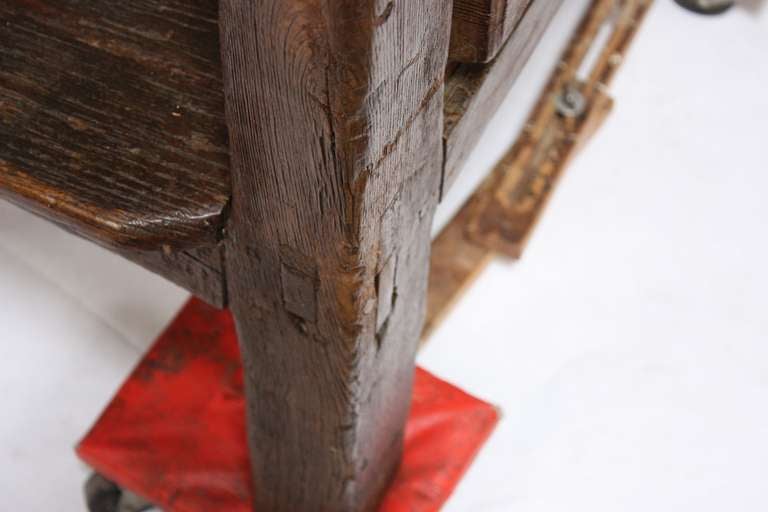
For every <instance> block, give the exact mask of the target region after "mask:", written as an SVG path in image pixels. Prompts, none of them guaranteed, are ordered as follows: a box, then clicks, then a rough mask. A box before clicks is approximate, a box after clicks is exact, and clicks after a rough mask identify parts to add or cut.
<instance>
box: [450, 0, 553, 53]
mask: <svg viewBox="0 0 768 512" xmlns="http://www.w3.org/2000/svg"><path fill="white" fill-rule="evenodd" d="M535 1H546V0H455V1H454V2H453V27H452V28H451V49H450V58H451V60H455V61H459V62H488V61H490V60H491V59H493V58H494V57H495V56H496V54H497V53H498V51H499V50H500V49H501V47H502V46H503V45H504V43H505V42H506V41H507V39H508V38H509V36H510V34H511V33H512V31H513V30H514V29H515V27H516V26H517V23H518V22H519V21H520V18H521V17H522V16H523V13H525V10H526V9H527V8H528V6H529V5H530V4H531V3H532V2H535Z"/></svg>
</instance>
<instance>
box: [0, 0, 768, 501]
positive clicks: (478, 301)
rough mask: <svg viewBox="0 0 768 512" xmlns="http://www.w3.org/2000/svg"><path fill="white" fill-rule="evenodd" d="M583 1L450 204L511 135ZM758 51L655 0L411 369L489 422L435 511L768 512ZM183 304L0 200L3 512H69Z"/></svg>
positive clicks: (766, 61)
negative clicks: (595, 128) (483, 267)
mask: <svg viewBox="0 0 768 512" xmlns="http://www.w3.org/2000/svg"><path fill="white" fill-rule="evenodd" d="M580 5H583V0H566V6H565V9H566V11H563V12H562V13H561V15H560V17H559V19H558V21H556V23H555V25H553V28H552V30H550V31H549V34H548V36H547V41H548V42H547V43H546V44H545V46H544V47H543V48H542V50H541V52H540V53H542V54H544V53H547V52H549V54H550V55H538V54H537V56H534V61H533V63H534V65H533V66H532V67H531V68H530V69H529V70H526V74H525V75H524V76H523V77H522V78H521V79H520V82H519V83H518V86H517V87H516V88H515V90H514V91H513V93H512V94H511V95H510V98H509V100H508V101H507V102H506V104H505V106H504V107H503V108H502V110H501V111H500V112H499V114H498V115H497V116H496V118H495V121H494V123H493V125H492V126H491V127H489V129H488V132H487V133H486V135H485V138H484V140H483V141H482V143H481V144H480V146H479V147H478V150H477V151H476V152H475V155H474V156H473V157H472V159H471V161H470V163H469V164H468V168H467V171H466V173H465V175H464V176H463V177H462V178H461V182H460V183H458V184H457V185H456V187H455V188H454V191H461V190H468V189H469V185H470V184H471V183H473V182H476V181H478V180H479V178H480V177H481V176H482V174H483V173H484V172H487V169H488V168H489V166H490V165H491V164H492V163H493V162H494V161H495V159H496V158H497V157H498V156H499V155H500V154H501V153H502V152H503V151H504V148H505V144H506V143H507V142H508V141H509V140H511V139H512V138H513V137H514V135H515V132H516V127H519V124H520V122H521V121H522V119H523V118H524V117H525V115H526V114H527V109H528V106H529V104H530V101H532V99H533V97H534V96H535V84H537V83H540V81H541V80H543V78H544V76H545V75H546V72H547V69H546V68H547V66H544V65H543V64H542V65H537V63H539V62H541V63H544V62H551V59H552V54H555V53H557V49H558V47H559V45H560V44H561V43H560V42H558V38H559V39H560V41H562V40H563V39H564V36H565V34H566V33H567V29H566V28H565V27H566V25H567V23H566V22H567V19H568V16H567V11H568V10H571V11H572V10H579V9H580ZM547 48H549V49H548V50H547ZM766 55H768V14H766V12H765V10H759V9H758V10H756V11H753V12H747V11H744V10H734V11H732V12H730V13H728V14H727V15H725V16H723V17H717V18H703V17H698V16H695V15H692V14H689V13H687V12H684V11H682V10H680V9H679V8H678V7H677V6H675V5H674V4H673V2H672V1H671V0H657V4H656V6H655V7H654V8H653V10H652V11H651V13H650V15H649V19H648V21H647V25H646V27H645V28H644V30H643V31H642V32H641V33H640V35H639V37H638V40H637V42H636V43H635V46H634V48H633V49H632V51H631V52H630V56H629V59H628V61H627V62H626V64H625V65H624V68H623V69H622V70H621V72H620V73H619V76H618V78H617V81H616V83H615V85H614V87H613V89H612V90H613V95H614V97H615V98H616V100H617V104H616V109H615V110H614V112H613V113H612V115H611V117H610V118H609V119H608V121H607V123H606V124H605V125H604V127H603V128H602V130H601V131H600V132H598V136H597V137H596V138H595V139H594V140H593V141H592V142H591V143H590V144H589V145H588V147H587V148H586V150H585V151H584V152H583V153H582V154H581V155H580V156H579V157H578V158H577V160H576V161H575V162H574V164H573V165H572V166H571V168H570V169H569V170H568V172H567V174H566V176H565V178H564V179H563V181H562V184H561V186H560V187H559V188H558V190H557V193H556V195H555V197H554V199H553V201H552V204H551V207H550V208H549V210H548V212H547V214H546V215H545V217H544V219H543V220H542V222H541V223H540V225H539V228H538V230H537V232H536V233H535V235H534V237H533V239H532V241H531V244H530V245H529V247H528V251H527V252H526V254H525V256H524V259H523V260H522V261H521V262H519V263H516V264H506V263H501V262H497V263H494V264H493V265H492V266H491V267H490V269H489V270H488V271H487V272H486V273H485V274H483V276H482V277H481V278H480V279H479V281H478V283H477V285H476V286H475V287H473V288H472V289H471V290H470V292H469V293H468V294H467V296H466V297H465V299H464V300H463V301H462V302H461V303H460V304H459V305H458V307H457V308H456V310H455V312H454V314H453V315H451V316H450V317H449V319H448V320H447V321H446V322H445V324H444V325H443V326H442V327H441V328H440V330H439V331H438V332H437V333H436V335H435V336H434V337H433V338H432V340H431V341H430V343H429V344H428V345H427V347H426V349H425V350H424V352H423V353H422V354H421V356H420V362H421V364H422V365H424V366H425V367H426V368H428V369H430V370H432V371H433V372H435V373H437V374H438V375H440V376H442V377H444V378H447V379H449V380H451V381H453V382H455V383H457V384H459V385H461V386H463V387H464V388H465V389H467V390H468V391H470V392H472V393H474V394H477V395H479V396H481V397H483V398H485V399H487V400H490V401H492V402H494V403H496V404H499V405H500V406H501V407H502V409H503V411H504V419H503V421H502V423H501V425H500V426H499V428H498V430H497V432H496V433H495V434H494V436H493V437H492V439H491V441H490V442H489V444H488V445H487V446H486V448H485V449H484V450H483V451H482V453H481V455H480V457H479V458H478V460H477V463H476V464H475V465H474V466H473V468H472V469H471V471H470V472H469V474H468V475H467V477H466V479H465V480H464V481H463V482H462V484H461V485H460V487H459V489H458V490H457V492H456V494H455V495H454V497H453V498H452V500H451V501H450V503H449V504H448V506H447V507H446V510H447V511H448V512H475V511H483V512H486V511H487V512H506V511H515V512H533V511H553V512H555V511H556V512H562V511H564V510H568V511H572V510H578V511H581V510H583V511H589V512H599V511H605V512H615V511H617V510H621V511H635V510H636V511H638V512H640V511H642V512H647V511H649V510H654V511H667V510H668V511H678V510H697V511H698V512H703V511H713V512H715V511H718V512H719V511H723V510H738V511H740V512H745V511H755V512H757V511H760V512H762V511H765V510H767V509H768V485H766V477H768V410H767V409H768V315H767V313H768V269H766V263H768V229H767V228H768V201H767V200H766V197H767V196H768V163H767V162H768V159H767V158H766V156H767V152H766V149H767V148H768V57H766ZM537 69H538V70H537ZM460 196H461V194H460V193H459V192H454V193H452V195H451V197H450V198H448V200H447V201H446V205H445V206H443V207H442V209H441V212H440V215H439V218H438V223H439V222H444V221H445V220H447V218H448V216H449V214H450V211H451V210H452V208H455V205H456V204H458V203H459V202H460V199H461V197H460ZM451 205H453V206H451ZM185 299H186V295H185V293H184V292H183V291H182V290H180V289H178V288H176V287H174V286H173V285H170V284H168V283H166V282H164V281H162V280H161V279H160V278H157V277H156V276H153V275H151V274H149V273H147V272H145V271H143V270H141V269H139V268H137V267H135V266H133V265H132V264H130V263H127V262H125V261H123V260H121V259H120V258H118V257H116V256H112V255H110V254H108V253H106V252H104V251H102V250H101V249H99V248H96V247H94V246H92V245H90V244H88V243H85V242H83V241H80V240H78V239H76V238H74V237H71V236H70V235H67V234H65V233H63V232H61V231H58V230H57V229H56V228H54V227H52V226H50V225H48V224H47V223H45V222H43V221H40V220H39V219H37V218H35V217H33V216H31V215H29V214H27V213H24V212H22V211H20V210H18V209H16V208H14V207H12V206H10V205H8V204H6V203H1V202H0V406H1V408H0V414H2V421H0V460H2V461H3V464H2V465H0V500H2V505H1V506H0V508H2V509H3V510H15V511H23V512H29V511H34V512H36V511H41V512H42V511H49V510H57V511H65V512H69V511H72V512H78V511H80V510H83V505H82V497H81V486H82V483H83V480H84V479H85V477H86V475H87V469H86V468H84V467H83V466H82V465H80V463H79V462H78V461H77V459H76V458H75V456H74V453H73V451H72V446H73V445H74V443H75V442H76V441H77V439H78V438H79V437H80V436H81V435H82V434H83V433H84V432H85V430H86V429H87V428H88V427H89V426H90V424H91V423H92V421H93V420H94V418H95V417H96V416H97V414H98V413H99V412H100V410H101V408H102V407H103V406H104V404H105V403H106V402H107V400H108V399H109V397H110V396H111V394H112V393H113V392H114V390H115V389H116V388H117V386H118V385H119V384H120V382H121V381H122V380H123V378H124V377H125V375H126V374H127V372H128V371H129V370H130V368H131V367H132V366H133V364H134V363H135V362H136V360H137V359H138V357H139V355H140V353H141V351H142V350H143V349H144V348H146V347H147V346H148V345H149V343H150V342H151V341H152V339H153V338H154V337H155V336H156V335H157V333H158V332H159V331H160V330H161V329H162V327H163V326H164V325H165V323H167V322H168V320H169V319H170V318H171V317H172V315H173V314H174V312H175V311H176V310H177V309H178V308H179V306H180V305H181V304H182V303H183V302H184V301H185Z"/></svg>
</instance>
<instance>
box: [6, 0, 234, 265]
mask: <svg viewBox="0 0 768 512" xmlns="http://www.w3.org/2000/svg"><path fill="white" fill-rule="evenodd" d="M217 3H218V2H217V1H216V0H166V1H158V0H131V1H130V2H116V1H109V0H95V1H87V2H85V1H80V0H5V1H3V2H2V3H0V42H1V43H0V197H4V198H6V199H9V200H11V201H14V202H16V203H18V204H20V205H21V206H23V207H26V208H28V209H30V210H33V211H34V212H36V213H38V214H40V215H42V216H44V217H47V218H49V219H51V220H54V221H55V222H57V223H58V224H60V225H62V226H64V227H66V228H67V229H69V230H71V231H74V232H75V233H77V234H79V235H82V236H85V237H86V238H90V239H92V240H95V241H97V242H98V243H100V244H101V245H104V246H106V247H110V248H116V249H119V250H128V249H142V250H159V249H160V248H161V247H162V246H164V245H165V246H172V247H174V248H186V247H195V246H206V245H213V244H215V243H217V241H218V239H219V231H220V227H221V225H222V221H223V217H224V215H223V214H224V212H225V208H226V204H227V202H228V200H229V196H230V178H229V167H228V166H229V164H228V150H227V139H226V137H227V135H226V127H225V123H224V120H223V110H224V100H223V91H222V81H221V78H220V64H219V43H218V26H217V20H218V14H217Z"/></svg>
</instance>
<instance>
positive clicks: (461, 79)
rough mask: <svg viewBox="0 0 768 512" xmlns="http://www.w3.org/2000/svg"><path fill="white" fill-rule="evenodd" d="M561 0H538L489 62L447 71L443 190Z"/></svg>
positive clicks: (479, 134)
mask: <svg viewBox="0 0 768 512" xmlns="http://www.w3.org/2000/svg"><path fill="white" fill-rule="evenodd" d="M561 3H562V0H535V1H534V2H533V3H532V4H531V6H530V8H528V9H527V10H526V12H525V14H524V16H523V18H522V20H521V21H520V23H519V24H518V25H517V28H516V29H515V31H514V32H513V33H512V35H511V36H510V38H509V40H508V41H507V42H506V44H504V46H503V48H502V49H501V51H500V52H499V54H498V56H497V57H496V59H494V61H493V62H491V63H490V64H487V65H481V64H459V65H454V66H452V67H451V68H450V69H449V70H448V74H447V77H446V84H445V128H444V133H443V137H444V140H445V155H446V156H445V175H444V178H443V190H442V193H443V195H444V194H445V193H446V192H447V191H448V189H449V188H450V187H451V185H452V184H453V183H454V182H455V181H456V177H457V176H458V174H459V172H460V170H461V168H462V166H463V165H464V162H465V161H466V159H467V157H469V154H470V152H471V151H472V149H474V147H475V145H476V144H477V141H478V140H479V139H480V137H481V135H482V134H483V129H484V128H485V125H486V124H487V123H488V120H489V119H490V118H491V116H492V115H493V114H494V113H495V112H496V110H497V109H498V107H499V105H500V104H501V102H502V101H503V100H504V98H505V97H506V95H507V93H508V92H509V90H510V88H511V87H512V84H513V83H514V81H515V78H516V77H517V76H518V75H519V74H520V71H522V69H523V67H524V66H525V63H526V62H527V61H528V58H529V57H530V55H531V53H532V52H533V50H534V48H535V47H536V45H537V43H538V42H539V40H540V39H541V36H542V35H543V33H544V30H545V29H546V28H547V26H548V25H549V22H550V21H551V20H552V17H553V16H554V15H555V13H556V12H557V9H558V8H559V7H560V5H561Z"/></svg>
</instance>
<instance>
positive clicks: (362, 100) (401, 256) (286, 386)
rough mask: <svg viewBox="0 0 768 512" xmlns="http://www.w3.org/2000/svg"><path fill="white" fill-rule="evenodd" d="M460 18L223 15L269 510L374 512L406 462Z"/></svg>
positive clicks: (262, 499)
mask: <svg viewBox="0 0 768 512" xmlns="http://www.w3.org/2000/svg"><path fill="white" fill-rule="evenodd" d="M450 13H451V2H450V1H444V0H413V1H410V0H409V1H407V2H392V1H384V0H294V1H291V2H285V1H282V0H262V1H259V2H244V1H238V0H222V2H221V27H222V29H221V33H222V44H223V51H222V55H223V61H224V62H223V64H224V77H225V90H226V100H227V118H228V124H229V129H230V141H231V150H232V169H233V180H234V187H233V190H234V195H233V202H232V212H231V220H230V223H229V226H228V228H227V230H228V233H229V235H230V238H229V239H228V241H227V273H228V275H230V276H237V277H236V278H234V277H233V278H232V279H231V280H230V281H231V282H230V286H229V298H230V304H231V308H232V310H233V312H234V313H235V316H236V319H237V325H238V332H239V335H240V342H241V347H242V353H243V358H244V365H245V375H246V389H247V393H248V401H249V407H248V409H249V422H248V424H249V444H250V448H251V453H252V463H253V479H254V487H255V489H254V495H255V503H254V508H255V509H256V510H269V511H270V512H352V511H354V512H360V511H369V510H375V509H376V504H377V502H378V500H379V498H380V496H381V493H382V491H383V489H384V488H385V487H386V485H387V483H388V482H389V479H390V477H391V475H392V474H393V472H394V470H395V468H396V467H397V463H398V460H399V457H400V453H401V446H402V439H403V428H404V424H405V419H406V414H407V412H408V408H409V403H410V394H411V384H412V376H413V371H414V357H415V351H416V346H417V344H418V339H419V335H420V333H421V329H422V324H423V320H424V314H425V310H426V288H427V274H428V265H429V251H430V227H431V221H432V216H433V213H434V210H435V207H436V205H437V200H438V195H439V188H440V179H441V173H442V141H441V133H442V114H443V80H444V69H445V65H446V61H447V53H448V42H449V32H450Z"/></svg>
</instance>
